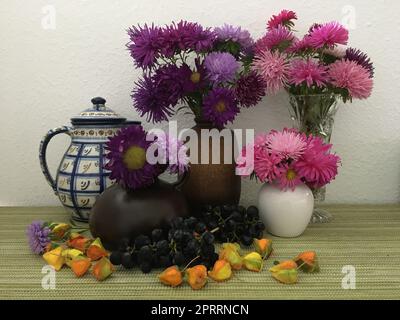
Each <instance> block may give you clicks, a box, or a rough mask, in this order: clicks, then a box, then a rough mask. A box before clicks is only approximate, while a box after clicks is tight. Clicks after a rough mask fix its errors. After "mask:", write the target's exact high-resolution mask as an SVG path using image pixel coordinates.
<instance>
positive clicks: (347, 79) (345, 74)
mask: <svg viewBox="0 0 400 320" xmlns="http://www.w3.org/2000/svg"><path fill="white" fill-rule="evenodd" d="M328 75H329V77H330V78H331V81H332V84H333V85H334V86H336V87H338V88H343V89H347V90H348V91H349V94H350V96H351V97H353V98H356V99H366V98H368V97H369V96H370V95H371V92H372V87H373V81H372V79H371V77H370V76H371V74H370V71H369V70H367V69H365V68H364V67H363V66H361V65H359V64H358V63H357V62H356V61H349V60H338V61H336V62H335V63H332V64H331V65H330V66H329V70H328Z"/></svg>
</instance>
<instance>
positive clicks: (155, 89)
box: [132, 64, 185, 123]
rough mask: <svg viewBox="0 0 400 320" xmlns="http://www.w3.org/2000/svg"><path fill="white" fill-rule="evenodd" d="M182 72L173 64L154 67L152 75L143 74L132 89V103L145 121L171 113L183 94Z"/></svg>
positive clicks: (158, 118)
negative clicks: (145, 118) (144, 117)
mask: <svg viewBox="0 0 400 320" xmlns="http://www.w3.org/2000/svg"><path fill="white" fill-rule="evenodd" d="M183 77H184V74H183V73H182V72H181V70H180V69H179V68H178V67H177V66H175V65H172V64H171V65H164V66H161V67H160V68H158V69H156V71H155V73H154V74H153V76H149V75H146V74H145V75H144V76H143V79H140V80H139V81H138V82H136V83H135V85H136V86H135V88H134V89H133V91H132V98H133V101H134V103H133V105H134V107H135V109H136V110H137V111H138V112H139V113H140V115H141V116H144V115H147V121H152V122H153V123H154V122H160V121H163V120H167V119H168V117H170V116H171V115H172V114H173V107H175V106H176V104H177V103H178V101H179V99H181V98H182V96H183V94H184V81H185V79H184V78H183Z"/></svg>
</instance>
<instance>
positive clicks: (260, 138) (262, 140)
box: [254, 132, 268, 147]
mask: <svg viewBox="0 0 400 320" xmlns="http://www.w3.org/2000/svg"><path fill="white" fill-rule="evenodd" d="M267 142H268V133H266V132H261V133H259V134H258V135H256V137H255V138H254V144H255V145H256V146H258V147H266V146H267Z"/></svg>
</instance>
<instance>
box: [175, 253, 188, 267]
mask: <svg viewBox="0 0 400 320" xmlns="http://www.w3.org/2000/svg"><path fill="white" fill-rule="evenodd" d="M172 262H173V264H176V265H178V266H180V265H182V264H184V263H185V256H184V255H183V253H182V252H180V251H177V252H175V254H174V258H173V259H172Z"/></svg>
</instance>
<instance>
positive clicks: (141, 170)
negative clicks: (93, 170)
mask: <svg viewBox="0 0 400 320" xmlns="http://www.w3.org/2000/svg"><path fill="white" fill-rule="evenodd" d="M150 144H151V141H146V132H145V131H144V130H143V128H142V126H139V125H133V126H129V127H126V128H123V129H121V130H120V131H118V133H117V134H116V135H115V136H114V137H112V138H110V139H109V141H108V142H107V144H106V150H107V153H106V158H107V159H108V161H107V163H106V164H105V168H106V169H107V170H110V171H111V174H110V179H115V180H116V181H117V182H118V183H119V184H120V185H122V186H123V187H125V188H129V189H132V190H137V189H140V188H144V187H147V186H150V185H151V184H153V183H154V181H155V179H156V178H157V176H158V175H159V174H160V173H161V172H160V168H159V167H158V166H157V165H152V164H150V163H148V162H147V160H146V152H147V148H148V147H149V146H150Z"/></svg>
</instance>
